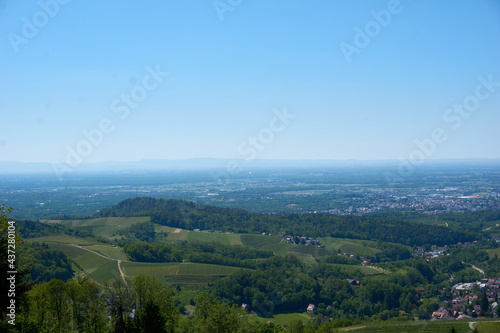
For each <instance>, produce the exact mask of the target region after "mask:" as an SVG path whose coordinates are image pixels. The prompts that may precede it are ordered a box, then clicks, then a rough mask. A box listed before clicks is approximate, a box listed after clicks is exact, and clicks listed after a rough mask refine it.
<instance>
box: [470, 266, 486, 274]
mask: <svg viewBox="0 0 500 333" xmlns="http://www.w3.org/2000/svg"><path fill="white" fill-rule="evenodd" d="M472 268H474V269H475V270H477V271H478V272H479V273H481V274H483V275H484V271H483V270H482V269H480V268H477V267H476V266H474V265H472Z"/></svg>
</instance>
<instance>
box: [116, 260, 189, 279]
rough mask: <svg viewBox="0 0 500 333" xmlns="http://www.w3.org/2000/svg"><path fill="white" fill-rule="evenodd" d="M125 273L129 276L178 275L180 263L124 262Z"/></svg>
mask: <svg viewBox="0 0 500 333" xmlns="http://www.w3.org/2000/svg"><path fill="white" fill-rule="evenodd" d="M121 265H122V270H123V273H124V274H125V275H127V276H135V275H139V274H145V275H177V274H178V273H177V272H178V271H179V265H180V264H179V263H158V264H157V263H145V262H144V263H143V262H122V264H121Z"/></svg>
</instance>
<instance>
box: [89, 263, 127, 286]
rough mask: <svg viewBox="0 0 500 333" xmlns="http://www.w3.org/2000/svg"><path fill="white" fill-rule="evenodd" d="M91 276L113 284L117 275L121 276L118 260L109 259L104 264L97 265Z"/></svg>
mask: <svg viewBox="0 0 500 333" xmlns="http://www.w3.org/2000/svg"><path fill="white" fill-rule="evenodd" d="M89 276H90V277H91V278H92V279H94V280H96V281H97V282H99V283H101V284H111V283H112V282H113V280H115V279H116V278H117V277H118V278H120V270H119V269H118V262H117V261H114V260H113V261H110V260H108V262H107V263H105V264H104V265H101V266H99V267H97V268H96V269H95V270H94V271H93V272H92V273H90V274H89Z"/></svg>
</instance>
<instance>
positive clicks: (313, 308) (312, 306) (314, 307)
mask: <svg viewBox="0 0 500 333" xmlns="http://www.w3.org/2000/svg"><path fill="white" fill-rule="evenodd" d="M307 312H308V313H314V312H316V305H314V304H309V306H308V307H307Z"/></svg>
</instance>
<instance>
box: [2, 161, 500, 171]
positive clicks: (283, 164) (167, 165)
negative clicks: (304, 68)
mask: <svg viewBox="0 0 500 333" xmlns="http://www.w3.org/2000/svg"><path fill="white" fill-rule="evenodd" d="M400 163H401V161H398V160H280V159H254V160H250V161H247V160H244V159H223V158H192V159H184V160H162V159H148V160H141V161H130V162H122V161H107V162H95V163H81V164H78V165H76V166H68V165H66V164H63V163H60V164H57V165H56V164H54V163H39V162H38V163H35V162H10V161H0V175H1V174H14V173H39V174H43V173H54V168H57V167H59V168H66V170H68V171H73V172H79V173H80V172H102V171H107V172H114V171H116V172H126V171H168V170H186V171H188V170H207V169H220V170H228V171H229V170H234V168H241V169H243V170H251V169H273V168H279V169H283V168H303V169H309V168H327V167H363V166H378V167H396V166H398V165H399V164H400ZM425 164H426V165H429V166H430V165H436V166H437V165H448V166H451V165H464V166H474V165H491V166H497V167H500V159H429V160H426V161H425Z"/></svg>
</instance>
